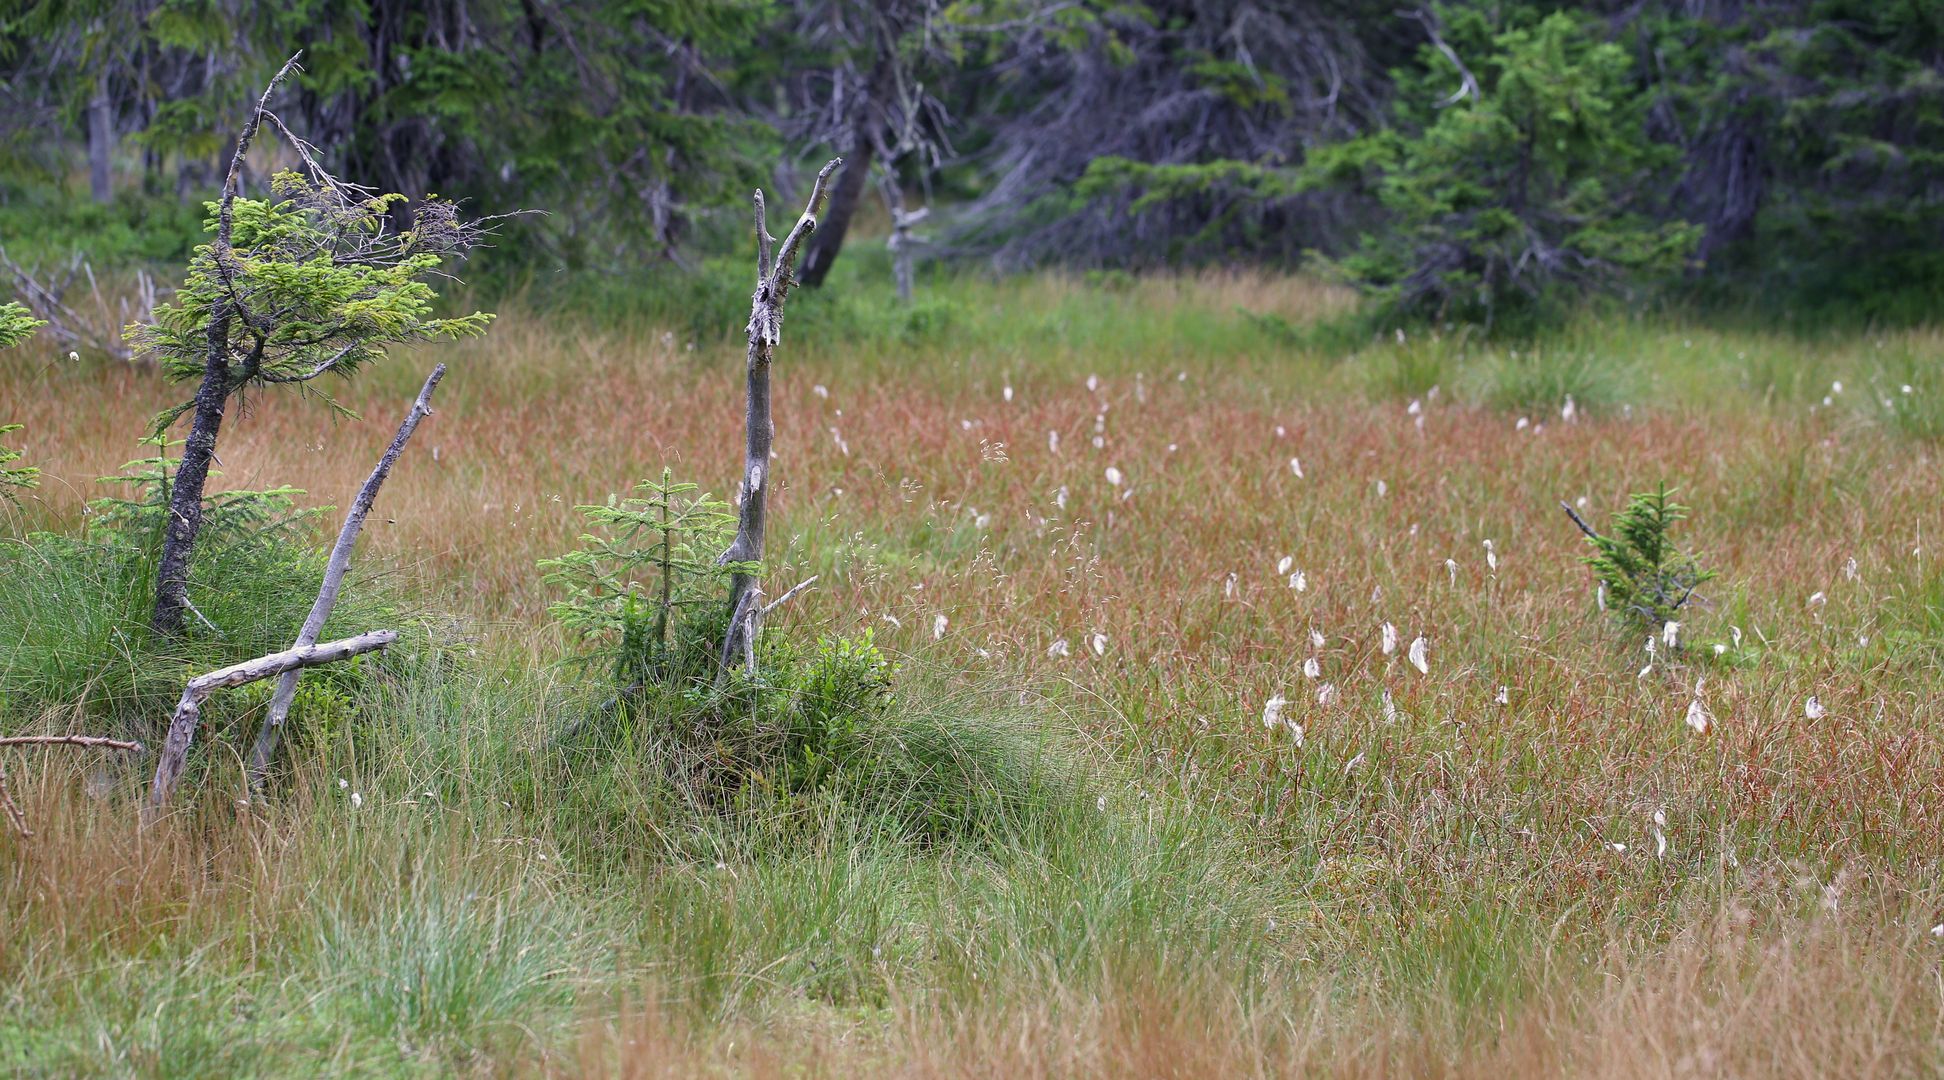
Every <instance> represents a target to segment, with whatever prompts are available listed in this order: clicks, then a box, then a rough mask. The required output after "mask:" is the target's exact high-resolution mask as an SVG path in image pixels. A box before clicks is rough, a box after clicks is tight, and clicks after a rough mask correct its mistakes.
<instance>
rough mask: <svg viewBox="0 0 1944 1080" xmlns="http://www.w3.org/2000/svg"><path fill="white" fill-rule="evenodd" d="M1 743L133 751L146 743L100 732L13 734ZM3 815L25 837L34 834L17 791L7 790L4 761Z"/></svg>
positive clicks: (0, 784)
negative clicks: (16, 795)
mask: <svg viewBox="0 0 1944 1080" xmlns="http://www.w3.org/2000/svg"><path fill="white" fill-rule="evenodd" d="M0 746H76V747H80V748H82V749H84V750H133V751H135V752H137V753H140V752H141V750H142V744H141V743H138V742H131V741H129V740H126V739H108V738H103V737H102V736H99V735H10V736H8V737H6V738H4V739H0ZM0 815H5V817H6V819H7V824H9V825H11V826H13V830H14V832H16V833H18V834H19V835H20V837H21V839H23V840H24V839H26V838H28V837H31V836H33V835H34V830H32V829H30V828H28V827H27V815H26V814H24V813H22V812H21V809H20V804H19V803H16V802H14V798H13V792H11V791H8V790H7V768H6V766H5V765H4V764H0Z"/></svg>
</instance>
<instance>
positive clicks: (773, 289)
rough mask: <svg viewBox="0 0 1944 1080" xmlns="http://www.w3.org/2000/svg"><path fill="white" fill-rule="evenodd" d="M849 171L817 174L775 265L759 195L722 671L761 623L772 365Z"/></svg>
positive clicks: (726, 561) (836, 161)
mask: <svg viewBox="0 0 1944 1080" xmlns="http://www.w3.org/2000/svg"><path fill="white" fill-rule="evenodd" d="M843 163H844V159H843V158H833V159H831V161H830V162H829V163H828V164H826V165H825V166H824V167H823V168H822V169H821V170H819V171H818V172H817V182H816V183H815V184H814V185H812V186H811V188H810V201H809V203H808V204H807V205H806V206H805V207H804V210H803V216H802V217H800V218H798V219H797V223H796V225H795V226H794V227H793V228H791V229H790V233H789V235H788V236H786V237H784V238H783V246H782V247H781V248H780V249H777V250H776V256H775V261H774V262H772V261H771V258H770V252H771V249H772V247H773V245H775V243H776V238H775V237H772V236H771V235H770V234H769V228H768V223H767V221H766V217H765V212H764V208H763V193H762V192H761V191H758V192H756V197H755V203H756V292H755V294H754V295H752V296H751V297H750V304H749V328H748V329H749V362H748V394H747V408H746V411H745V417H744V420H745V423H744V443H745V446H744V456H743V478H742V482H741V498H740V499H739V500H738V502H739V504H740V506H739V510H740V513H739V514H738V517H737V522H736V539H735V542H733V543H731V544H730V545H729V550H727V551H725V552H723V553H722V557H721V558H720V559H718V560H717V563H718V565H722V566H733V567H735V569H734V570H733V571H732V572H731V574H730V578H729V630H728V633H726V634H725V635H723V639H722V650H721V652H720V654H719V658H720V660H721V663H722V667H723V668H724V669H727V668H730V667H733V666H735V663H736V660H737V658H738V657H741V656H744V655H745V654H746V653H747V652H748V651H749V650H750V649H753V648H754V642H753V639H752V635H751V634H750V631H749V628H750V627H751V626H752V625H754V622H755V621H756V620H752V619H751V618H750V617H749V616H750V613H751V612H754V611H756V610H757V602H756V601H754V600H752V598H751V597H750V595H749V594H750V591H751V590H752V589H754V588H756V586H757V584H758V577H757V573H758V572H759V571H760V569H761V567H760V565H759V564H761V562H762V561H763V539H764V535H765V528H766V525H767V520H768V519H767V511H768V508H769V464H770V441H771V439H772V438H773V437H774V436H775V433H776V427H775V424H774V423H773V422H772V420H771V419H770V361H771V359H772V357H773V355H774V352H775V349H776V345H777V343H778V342H779V341H781V340H782V338H783V303H784V301H785V300H787V299H788V298H789V295H790V288H791V286H793V285H795V284H796V279H795V277H794V276H793V273H792V272H793V270H794V268H795V266H796V259H797V252H798V251H799V249H801V247H802V246H803V242H804V241H805V240H806V239H807V238H808V237H809V236H810V234H811V233H813V232H815V231H816V229H817V213H818V210H819V209H820V208H821V207H822V205H823V200H824V190H825V186H826V185H827V184H828V182H829V180H830V174H831V173H833V172H835V171H836V170H837V168H838V167H839V166H841V165H842V164H843ZM758 618H760V616H758Z"/></svg>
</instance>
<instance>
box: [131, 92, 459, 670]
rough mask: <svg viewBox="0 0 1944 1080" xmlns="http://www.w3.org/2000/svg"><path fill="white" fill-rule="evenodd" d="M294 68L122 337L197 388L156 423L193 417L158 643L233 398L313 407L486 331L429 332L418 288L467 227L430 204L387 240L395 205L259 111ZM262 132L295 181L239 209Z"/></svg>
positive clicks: (184, 594)
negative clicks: (288, 394)
mask: <svg viewBox="0 0 1944 1080" xmlns="http://www.w3.org/2000/svg"><path fill="white" fill-rule="evenodd" d="M296 63H297V58H296V57H292V58H291V59H290V61H289V62H288V63H286V64H285V65H284V67H283V70H281V71H279V72H278V73H277V75H276V77H275V78H273V79H272V80H271V81H270V85H269V87H267V88H266V89H265V90H264V92H263V96H262V97H261V98H260V99H258V101H257V104H256V108H255V110H254V111H253V112H252V113H251V115H250V119H249V121H248V122H247V123H245V124H244V125H243V131H242V134H241V135H240V136H239V137H238V138H237V140H236V152H235V154H234V155H233V156H232V157H231V159H230V165H229V171H228V173H227V174H226V176H225V177H224V179H223V190H222V197H221V198H220V199H219V200H218V201H217V202H215V203H212V204H210V209H211V210H212V212H213V213H214V217H213V218H212V219H211V221H210V222H209V223H208V227H209V228H210V229H211V231H212V237H211V240H210V242H209V243H208V244H206V245H203V246H202V247H199V248H197V249H196V253H195V255H194V257H193V258H192V259H191V260H190V264H189V273H188V277H187V279H186V280H185V281H184V282H183V284H182V288H181V289H180V290H179V291H178V292H177V293H176V298H175V300H174V302H173V303H169V304H163V305H160V306H158V307H157V308H156V309H155V321H154V322H153V323H150V324H147V325H137V326H135V327H131V328H130V331H129V335H130V339H131V341H132V342H133V343H134V344H135V345H136V346H137V347H138V348H139V349H141V350H142V351H143V352H144V353H146V354H147V355H149V356H151V357H154V358H155V359H156V360H158V361H159V362H160V363H161V365H162V369H163V372H164V374H165V375H167V376H168V378H170V379H171V380H173V381H179V382H186V381H190V380H200V381H199V384H198V386H197V389H196V396H195V397H194V398H193V399H192V400H190V401H188V402H185V403H183V404H182V405H179V406H176V407H175V408H173V409H170V410H168V411H167V412H164V413H163V414H162V415H161V416H159V417H157V418H156V422H155V431H156V433H157V434H160V433H161V432H163V431H165V430H166V429H168V428H169V427H170V426H172V425H173V424H174V423H175V422H176V421H177V420H178V419H180V418H181V417H182V415H183V414H184V413H188V414H190V426H189V437H188V440H187V441H186V442H185V443H184V445H183V450H182V461H181V464H180V465H179V466H178V468H177V471H176V476H175V482H174V484H173V485H172V487H171V489H170V491H169V516H168V523H167V526H166V530H165V532H164V534H163V540H162V557H161V562H160V565H159V567H158V568H157V574H156V595H155V609H154V612H153V614H152V615H151V617H150V625H151V626H152V627H153V629H154V630H155V631H156V632H157V633H159V634H168V635H173V634H177V633H180V632H181V630H182V627H183V622H184V616H185V614H186V613H187V612H188V610H189V609H190V602H189V569H190V564H191V561H192V559H193V557H194V554H195V548H196V537H197V534H198V533H199V532H200V531H201V528H202V515H203V491H204V487H205V486H206V485H207V483H208V480H209V467H210V464H211V463H212V462H213V461H214V460H215V457H216V440H217V436H218V434H219V433H220V432H221V430H222V425H223V415H224V413H225V411H226V410H227V408H228V405H229V401H230V398H231V397H232V396H234V395H236V394H237V393H239V392H241V391H243V390H245V389H261V388H265V387H270V386H276V385H281V384H298V385H300V386H302V387H303V389H305V390H307V391H309V392H313V393H316V392H318V391H317V390H316V388H315V387H312V386H309V385H306V384H309V383H310V382H311V381H312V380H314V379H316V378H318V377H319V376H322V375H325V374H327V373H328V374H333V375H338V376H340V377H349V376H350V375H351V374H353V373H354V372H356V371H357V369H358V368H360V367H361V366H363V365H364V364H366V363H369V362H371V361H373V360H375V359H378V358H379V357H381V356H382V355H383V354H384V350H385V347H386V346H388V345H392V344H399V343H404V342H411V341H429V340H434V339H439V338H455V337H462V336H467V335H473V334H479V333H483V332H484V331H485V328H486V323H487V321H488V320H489V319H490V318H491V316H489V315H486V314H484V313H480V312H474V313H473V314H471V315H466V316H463V317H460V318H455V319H438V318H432V317H431V314H432V304H433V302H434V301H435V300H437V299H438V296H437V294H436V293H435V292H433V290H432V288H431V286H430V285H428V284H426V282H425V281H424V280H423V279H424V278H425V277H427V276H428V275H430V274H432V273H433V272H435V271H436V270H438V268H439V267H440V266H441V265H442V264H443V263H444V262H445V260H446V259H448V258H451V257H456V256H462V255H463V254H464V253H465V252H466V251H467V250H468V249H469V248H471V247H472V246H473V244H475V243H476V242H477V241H478V239H479V237H480V234H481V227H480V225H479V224H478V223H477V222H474V223H466V222H462V221H460V219H459V215H458V212H457V209H456V208H455V207H454V206H453V205H452V204H451V203H449V202H443V201H438V200H430V199H428V200H427V201H425V202H423V203H421V204H420V205H419V206H418V207H416V208H415V213H414V215H413V217H414V221H413V226H412V228H410V229H405V230H397V229H394V228H392V227H391V225H390V212H391V210H392V208H393V207H394V206H396V205H397V204H398V203H400V202H403V201H404V196H402V195H379V194H375V193H373V192H372V191H370V190H368V189H366V188H362V187H359V186H357V185H355V184H347V183H344V182H342V181H340V180H338V179H336V178H334V177H332V176H331V175H330V174H328V173H326V172H325V171H324V170H323V168H322V167H320V166H319V165H318V164H317V163H316V161H315V160H314V159H313V157H312V154H311V150H310V148H309V147H308V146H307V145H306V144H305V143H304V142H303V141H302V140H300V139H298V138H297V137H296V136H294V135H292V134H291V133H290V132H289V130H288V129H286V128H285V127H284V126H283V124H282V122H281V121H279V120H278V119H277V117H276V114H274V113H272V112H270V111H269V109H268V104H269V101H270V95H271V93H272V92H273V91H275V90H276V88H277V85H278V83H280V82H281V81H282V80H283V79H284V78H285V77H286V76H288V75H289V74H290V72H291V71H292V70H294V69H295V68H296ZM266 122H268V123H270V124H271V125H272V126H274V127H275V128H276V129H277V130H278V131H279V132H280V133H281V134H282V135H283V137H284V139H285V140H286V141H287V142H288V143H289V144H290V146H291V147H292V148H293V149H295V150H296V151H297V153H298V155H299V156H300V157H301V158H302V159H303V163H304V166H305V169H304V172H303V173H296V172H283V173H279V174H277V176H276V177H275V178H274V179H273V180H272V182H271V189H272V196H271V198H269V199H263V200H253V199H241V198H238V197H237V196H238V173H239V171H240V169H241V167H242V163H243V156H244V154H246V153H247V152H248V151H249V148H250V142H251V140H252V139H254V138H255V137H256V134H257V132H258V130H259V129H260V128H261V127H262V125H263V124H264V123H266ZM325 400H326V401H327V402H329V401H330V399H329V398H328V397H326V399H325ZM330 404H331V406H332V407H333V408H340V409H341V407H340V406H338V405H337V404H336V403H335V402H330Z"/></svg>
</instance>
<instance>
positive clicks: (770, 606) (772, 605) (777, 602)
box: [763, 574, 818, 618]
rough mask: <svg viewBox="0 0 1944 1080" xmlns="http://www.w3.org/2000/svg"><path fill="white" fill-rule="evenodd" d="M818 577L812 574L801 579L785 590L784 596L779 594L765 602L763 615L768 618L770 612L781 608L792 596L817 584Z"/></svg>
mask: <svg viewBox="0 0 1944 1080" xmlns="http://www.w3.org/2000/svg"><path fill="white" fill-rule="evenodd" d="M817 577H818V575H816V574H811V575H810V576H809V577H807V578H804V579H803V580H802V581H799V582H797V583H796V584H795V585H792V586H790V588H789V591H787V592H785V593H784V594H783V595H782V596H779V597H777V598H776V599H774V600H771V601H770V602H769V603H767V604H764V605H763V617H764V618H768V617H769V613H770V612H772V611H775V610H776V609H777V608H780V607H782V606H783V605H784V604H786V603H788V602H789V601H790V598H791V597H793V596H795V595H796V594H798V593H800V592H802V591H803V590H805V589H807V588H809V587H810V586H812V585H815V584H816V583H817Z"/></svg>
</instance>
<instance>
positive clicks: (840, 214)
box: [800, 118, 871, 289]
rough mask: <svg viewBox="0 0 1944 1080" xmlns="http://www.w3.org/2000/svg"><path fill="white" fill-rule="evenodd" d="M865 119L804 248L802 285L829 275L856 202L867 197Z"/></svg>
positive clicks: (868, 144)
mask: <svg viewBox="0 0 1944 1080" xmlns="http://www.w3.org/2000/svg"><path fill="white" fill-rule="evenodd" d="M865 123H866V121H864V120H863V119H861V118H860V119H859V120H858V122H857V125H856V131H855V133H854V135H853V137H852V138H851V156H850V157H849V158H847V159H839V160H843V161H845V165H844V171H843V172H842V173H840V174H838V177H837V186H836V187H835V188H833V189H832V190H831V192H830V212H829V213H828V214H825V215H824V216H823V220H822V221H821V222H819V223H818V225H817V231H816V232H814V233H812V234H811V236H810V240H809V242H808V243H807V244H806V245H805V246H804V251H803V273H802V274H801V275H800V278H801V280H802V282H803V284H805V285H808V286H810V287H811V288H813V289H814V288H816V287H817V286H819V285H822V284H823V282H824V278H825V277H827V276H829V274H830V267H831V264H833V263H835V262H836V261H837V253H838V252H839V251H841V250H843V247H844V235H845V234H846V233H848V232H849V231H850V223H851V218H852V217H853V216H855V215H856V214H857V204H858V203H859V202H861V201H862V200H863V198H864V187H865V184H866V182H867V181H868V180H869V179H870V174H871V138H870V134H869V132H868V131H866V130H865V126H864V125H865Z"/></svg>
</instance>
